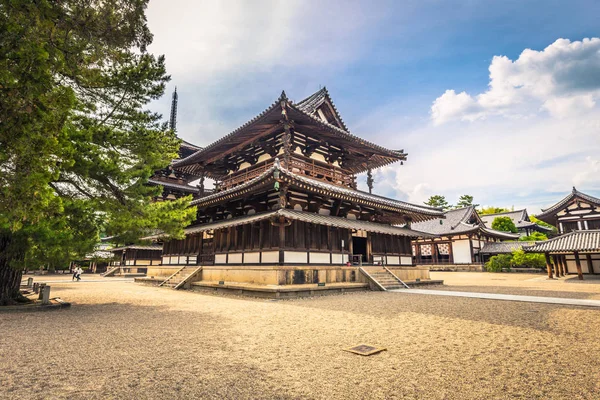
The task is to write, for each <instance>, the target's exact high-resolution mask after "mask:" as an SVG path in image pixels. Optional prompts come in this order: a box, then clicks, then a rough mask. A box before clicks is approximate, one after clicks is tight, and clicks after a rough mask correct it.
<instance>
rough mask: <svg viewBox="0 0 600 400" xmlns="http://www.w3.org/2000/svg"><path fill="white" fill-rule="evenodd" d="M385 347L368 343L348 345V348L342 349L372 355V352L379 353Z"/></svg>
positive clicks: (362, 354)
mask: <svg viewBox="0 0 600 400" xmlns="http://www.w3.org/2000/svg"><path fill="white" fill-rule="evenodd" d="M385 350H387V349H385V348H383V347H375V346H371V345H369V344H359V345H358V346H354V347H350V348H349V349H344V351H349V352H350V353H354V354H358V355H361V356H372V355H373V354H377V353H380V352H382V351H385Z"/></svg>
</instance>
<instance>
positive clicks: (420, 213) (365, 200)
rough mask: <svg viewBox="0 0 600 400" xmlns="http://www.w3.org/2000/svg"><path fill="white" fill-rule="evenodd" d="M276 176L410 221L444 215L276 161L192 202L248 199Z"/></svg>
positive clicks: (301, 186)
mask: <svg viewBox="0 0 600 400" xmlns="http://www.w3.org/2000/svg"><path fill="white" fill-rule="evenodd" d="M276 175H278V178H277V179H279V180H281V181H283V182H286V183H289V184H290V187H297V188H300V189H304V190H305V191H308V192H313V193H317V194H322V195H326V196H328V197H329V198H333V199H339V200H349V201H352V202H355V203H358V204H362V205H365V206H371V207H376V208H379V209H382V210H388V211H390V212H394V213H400V214H402V215H403V216H407V217H409V218H410V220H412V221H424V220H427V219H430V218H438V217H442V216H443V213H442V211H441V210H440V209H439V208H434V207H428V206H420V205H416V204H411V203H406V202H403V201H399V200H394V199H389V198H386V197H382V196H377V195H373V194H369V193H366V192H363V191H360V190H354V189H350V188H345V187H342V186H338V185H334V184H330V183H327V182H324V181H320V180H316V179H311V178H309V177H306V176H303V175H299V174H296V173H293V172H290V171H289V170H288V169H287V168H284V167H282V166H281V164H280V162H279V160H278V159H275V162H274V163H273V164H272V165H271V167H270V168H268V169H266V170H264V171H263V172H262V173H261V174H260V175H258V176H256V177H255V178H253V179H251V180H249V181H247V182H245V183H242V184H241V185H238V186H234V187H232V188H230V189H227V190H223V191H221V192H217V193H213V194H211V195H209V196H206V197H201V198H199V199H196V200H194V201H192V205H197V206H199V207H207V206H210V205H213V204H218V203H223V202H225V201H232V200H235V199H239V198H244V197H247V196H248V194H250V193H253V192H255V191H258V190H260V189H263V188H267V187H271V186H273V183H274V182H275V180H276V178H275V176H276ZM401 222H404V221H401Z"/></svg>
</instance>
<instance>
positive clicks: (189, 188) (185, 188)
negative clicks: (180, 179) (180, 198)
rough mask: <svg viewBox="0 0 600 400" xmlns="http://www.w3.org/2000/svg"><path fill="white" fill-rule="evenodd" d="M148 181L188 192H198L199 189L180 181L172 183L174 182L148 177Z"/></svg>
mask: <svg viewBox="0 0 600 400" xmlns="http://www.w3.org/2000/svg"><path fill="white" fill-rule="evenodd" d="M148 183H150V184H152V185H160V186H164V187H168V188H173V189H178V190H182V191H184V192H189V193H198V192H199V191H200V189H198V188H197V187H195V186H190V185H183V184H181V183H174V182H166V181H161V180H157V179H148Z"/></svg>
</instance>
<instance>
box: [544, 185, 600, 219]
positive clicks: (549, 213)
mask: <svg viewBox="0 0 600 400" xmlns="http://www.w3.org/2000/svg"><path fill="white" fill-rule="evenodd" d="M575 198H580V199H582V200H584V201H587V202H589V203H590V204H593V205H596V206H600V199H599V198H597V197H594V196H590V195H589V194H585V193H582V192H580V191H579V190H577V189H575V187H574V186H573V190H572V191H571V193H569V194H568V195H567V196H566V197H564V198H563V199H562V200H560V201H559V202H558V203H556V204H554V205H552V206H550V207H548V208H546V209H542V212H541V213H539V214H538V215H536V217H537V218H539V219H547V218H552V217H554V214H555V213H556V212H558V211H560V210H561V209H562V208H563V207H565V206H566V205H567V204H569V202H570V201H571V200H573V199H575Z"/></svg>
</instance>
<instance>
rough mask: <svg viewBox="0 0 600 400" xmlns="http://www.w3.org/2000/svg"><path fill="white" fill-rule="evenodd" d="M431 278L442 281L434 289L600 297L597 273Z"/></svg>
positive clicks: (454, 274) (443, 274)
mask: <svg viewBox="0 0 600 400" xmlns="http://www.w3.org/2000/svg"><path fill="white" fill-rule="evenodd" d="M431 279H442V280H443V281H444V285H443V286H439V285H438V286H435V287H430V288H431V289H435V290H456V291H463V292H484V293H500V294H516V295H525V296H542V297H567V298H573V299H589V300H600V275H596V276H593V275H592V276H590V275H584V280H583V281H580V280H579V279H578V278H577V275H569V276H567V277H563V278H559V279H552V280H549V279H548V275H546V274H545V273H544V274H523V273H478V272H432V273H431ZM423 289H428V287H427V286H424V287H423ZM599 397H600V396H599Z"/></svg>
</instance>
